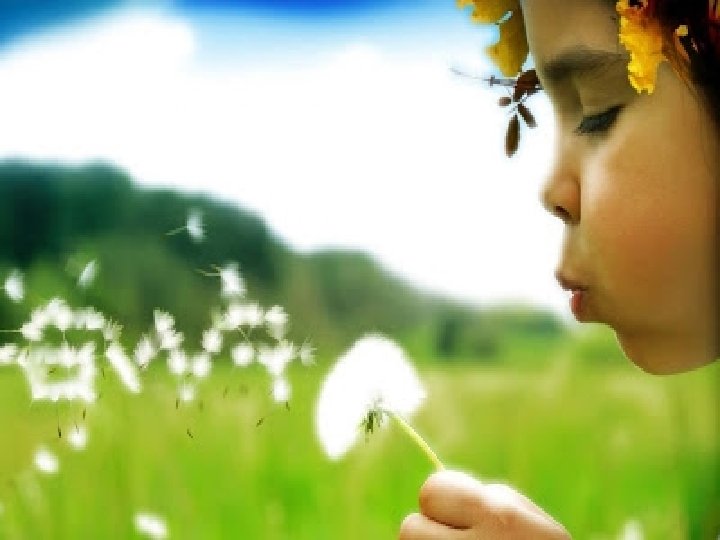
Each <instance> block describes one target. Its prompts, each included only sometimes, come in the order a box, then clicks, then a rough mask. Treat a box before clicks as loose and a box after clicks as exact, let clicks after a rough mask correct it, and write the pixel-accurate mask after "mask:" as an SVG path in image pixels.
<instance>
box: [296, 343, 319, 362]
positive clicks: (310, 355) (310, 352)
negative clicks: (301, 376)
mask: <svg viewBox="0 0 720 540" xmlns="http://www.w3.org/2000/svg"><path fill="white" fill-rule="evenodd" d="M298 358H300V363H301V364H302V365H303V366H311V365H313V364H314V363H315V348H314V347H313V346H312V345H310V344H309V343H307V342H305V343H303V344H302V345H301V346H300V349H298Z"/></svg>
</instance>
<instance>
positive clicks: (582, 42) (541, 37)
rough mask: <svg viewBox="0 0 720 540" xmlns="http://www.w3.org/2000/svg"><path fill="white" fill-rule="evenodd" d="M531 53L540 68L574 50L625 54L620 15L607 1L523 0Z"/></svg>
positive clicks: (541, 69) (540, 69)
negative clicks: (619, 20) (620, 37)
mask: <svg viewBox="0 0 720 540" xmlns="http://www.w3.org/2000/svg"><path fill="white" fill-rule="evenodd" d="M522 7H523V16H524V18H525V27H526V32H527V38H528V44H529V45H530V52H531V54H532V56H533V58H534V60H535V64H536V66H537V67H538V70H539V71H543V66H545V65H547V63H548V62H550V61H552V60H554V59H556V58H557V57H558V56H559V55H561V54H562V53H567V52H568V51H573V50H578V49H580V50H586V51H600V52H606V53H610V54H615V55H624V54H625V49H624V47H622V46H621V45H620V43H619V41H618V16H617V13H616V12H615V9H614V7H613V3H612V2H610V1H608V0H523V2H522Z"/></svg>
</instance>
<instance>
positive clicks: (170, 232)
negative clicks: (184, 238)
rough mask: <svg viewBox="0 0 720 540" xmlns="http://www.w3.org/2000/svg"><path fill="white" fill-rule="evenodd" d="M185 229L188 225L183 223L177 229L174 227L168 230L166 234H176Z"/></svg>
mask: <svg viewBox="0 0 720 540" xmlns="http://www.w3.org/2000/svg"><path fill="white" fill-rule="evenodd" d="M185 229H187V226H186V225H183V226H182V227H178V228H177V229H173V230H172V231H168V232H166V233H165V236H174V235H176V234H179V233H181V232H183V231H184V230H185Z"/></svg>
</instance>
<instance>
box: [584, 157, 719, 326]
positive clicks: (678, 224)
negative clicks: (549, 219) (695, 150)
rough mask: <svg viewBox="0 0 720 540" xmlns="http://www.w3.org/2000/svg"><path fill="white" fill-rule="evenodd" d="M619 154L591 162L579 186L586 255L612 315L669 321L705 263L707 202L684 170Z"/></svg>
mask: <svg viewBox="0 0 720 540" xmlns="http://www.w3.org/2000/svg"><path fill="white" fill-rule="evenodd" d="M627 155H628V153H627V152H625V153H624V154H619V155H616V156H615V157H612V158H610V159H608V160H606V161H604V162H603V163H598V166H597V167H596V168H595V169H594V174H592V175H590V176H589V177H588V179H587V180H588V181H587V183H586V185H584V186H583V187H584V192H583V195H582V205H583V206H582V209H583V210H582V211H583V215H582V219H583V226H584V228H585V229H584V237H585V239H586V248H587V251H588V256H589V257H590V258H591V260H592V265H593V270H594V272H595V275H596V277H597V279H598V282H599V284H600V286H602V287H603V289H605V290H606V292H607V293H608V296H607V302H608V303H609V304H611V306H612V307H613V308H614V311H617V312H621V313H625V314H627V315H628V316H629V317H634V316H642V317H643V318H648V317H649V318H652V317H655V316H657V317H665V316H670V314H671V313H673V312H677V311H678V310H679V309H680V310H681V311H685V309H684V307H683V304H686V303H688V301H689V299H690V298H691V296H693V295H694V294H695V293H694V292H693V290H692V289H693V286H694V285H695V284H697V283H698V281H699V280H698V278H699V275H700V273H701V272H702V270H703V269H704V267H705V269H706V267H707V266H708V255H709V253H710V252H711V250H712V234H713V233H712V231H713V227H712V225H711V219H710V214H711V213H712V211H713V206H712V204H713V203H712V198H710V197H708V194H707V193H706V192H705V191H704V190H703V189H697V190H696V189H693V188H694V186H695V185H696V184H694V183H693V182H689V181H687V182H686V180H691V178H688V174H689V173H691V171H688V170H687V169H685V170H678V167H676V166H674V164H673V163H672V162H668V161H665V162H663V163H659V162H658V161H656V160H655V161H654V160H653V159H652V158H651V157H650V154H648V155H647V156H639V155H638V154H637V153H636V152H634V153H633V155H632V156H631V158H628V157H626V156H627ZM638 164H645V166H644V167H640V166H639V165H638ZM691 176H692V175H691ZM697 185H698V186H702V185H703V184H702V182H698V183H697Z"/></svg>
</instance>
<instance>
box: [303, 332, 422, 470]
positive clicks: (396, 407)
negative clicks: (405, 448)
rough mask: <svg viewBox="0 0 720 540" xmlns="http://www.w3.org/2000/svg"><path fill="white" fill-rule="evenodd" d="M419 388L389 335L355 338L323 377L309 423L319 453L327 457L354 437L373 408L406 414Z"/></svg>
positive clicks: (342, 450)
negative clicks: (324, 453)
mask: <svg viewBox="0 0 720 540" xmlns="http://www.w3.org/2000/svg"><path fill="white" fill-rule="evenodd" d="M424 398H425V390H424V388H423V386H422V383H421V382H420V379H419V377H418V375H417V373H416V372H415V369H414V368H413V366H412V364H411V363H410V361H409V360H408V358H407V357H406V355H405V353H404V352H403V350H402V349H401V348H400V347H399V346H398V345H397V344H396V343H394V342H393V341H391V340H390V339H388V338H386V337H384V336H380V335H368V336H365V337H363V338H361V339H359V340H358V341H356V342H355V343H354V344H353V345H352V347H350V349H349V350H348V351H347V352H346V353H345V354H344V355H343V356H342V357H341V358H340V359H339V360H338V361H337V362H336V363H335V365H334V366H333V368H332V369H331V370H330V372H329V374H328V375H327V377H326V378H325V381H324V382H323V384H322V388H321V390H320V396H319V398H318V402H317V407H316V414H315V426H316V430H317V434H318V437H319V439H320V442H321V444H322V446H323V448H324V449H325V452H326V453H327V454H328V455H329V456H330V457H331V458H333V459H336V458H339V457H340V456H342V455H343V454H345V453H346V452H347V451H348V450H349V449H350V447H351V446H352V445H353V444H354V442H355V441H356V440H357V436H358V427H359V426H360V425H361V423H362V422H363V420H364V419H365V418H366V417H367V415H368V413H369V411H370V410H371V409H373V408H374V407H379V408H381V409H384V410H387V411H392V412H394V413H397V414H399V415H401V416H405V417H408V416H410V415H412V414H413V413H414V412H415V411H416V410H417V408H418V407H419V406H420V405H421V403H422V401H423V400H424Z"/></svg>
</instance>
